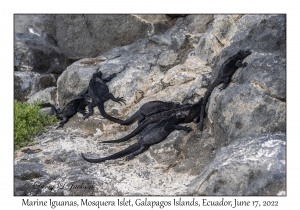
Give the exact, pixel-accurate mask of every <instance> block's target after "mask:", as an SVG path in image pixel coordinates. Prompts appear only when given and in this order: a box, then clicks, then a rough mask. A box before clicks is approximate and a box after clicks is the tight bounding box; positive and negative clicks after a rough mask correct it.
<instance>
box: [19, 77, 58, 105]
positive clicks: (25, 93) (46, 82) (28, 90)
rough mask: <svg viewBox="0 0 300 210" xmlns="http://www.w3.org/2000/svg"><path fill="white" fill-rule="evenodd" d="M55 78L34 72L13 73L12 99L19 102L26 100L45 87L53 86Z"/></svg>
mask: <svg viewBox="0 0 300 210" xmlns="http://www.w3.org/2000/svg"><path fill="white" fill-rule="evenodd" d="M55 83H56V78H55V76H54V75H52V74H39V73H35V72H22V71H15V72H14V98H15V99H18V100H19V101H26V100H28V99H29V98H30V97H31V96H32V95H33V94H35V93H37V92H38V91H40V90H43V89H45V88H47V87H51V86H54V85H55Z"/></svg>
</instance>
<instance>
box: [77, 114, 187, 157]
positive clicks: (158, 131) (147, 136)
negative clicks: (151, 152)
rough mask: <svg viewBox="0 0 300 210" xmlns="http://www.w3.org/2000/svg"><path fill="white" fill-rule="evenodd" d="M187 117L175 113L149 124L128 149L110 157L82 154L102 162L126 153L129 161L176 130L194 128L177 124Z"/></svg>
mask: <svg viewBox="0 0 300 210" xmlns="http://www.w3.org/2000/svg"><path fill="white" fill-rule="evenodd" d="M185 117H186V116H185V115H184V114H177V113H174V114H173V115H172V116H170V117H165V118H163V119H162V120H160V121H159V122H157V123H154V124H152V125H149V126H148V127H147V128H146V129H145V130H144V131H143V132H142V134H141V136H140V137H139V140H138V142H137V143H135V144H133V145H131V146H129V147H128V148H127V149H124V150H122V151H120V152H118V153H116V154H113V155H110V156H108V157H104V158H98V159H89V158H86V157H85V156H84V155H83V154H82V153H81V155H82V157H83V159H84V160H86V161H88V162H90V163H100V162H104V161H106V160H114V159H117V158H121V157H124V156H126V155H129V156H127V157H126V160H127V161H128V160H131V159H133V158H134V157H135V156H136V155H139V154H141V153H143V152H144V151H146V150H147V149H148V148H149V146H151V145H153V144H157V143H159V142H161V141H163V140H164V139H165V138H167V136H168V135H169V134H170V133H171V132H173V131H174V130H184V131H187V132H190V131H191V130H192V129H191V128H189V127H186V126H180V125H177V122H178V121H180V119H184V118H185Z"/></svg>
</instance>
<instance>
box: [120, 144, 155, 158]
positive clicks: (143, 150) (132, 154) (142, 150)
mask: <svg viewBox="0 0 300 210" xmlns="http://www.w3.org/2000/svg"><path fill="white" fill-rule="evenodd" d="M148 148H149V146H146V145H142V146H141V147H140V149H138V150H136V151H134V152H133V153H131V154H130V155H128V156H127V157H126V158H125V160H126V161H129V160H131V159H133V158H134V157H135V156H137V155H139V154H141V153H143V152H145V151H146V150H147V149H148Z"/></svg>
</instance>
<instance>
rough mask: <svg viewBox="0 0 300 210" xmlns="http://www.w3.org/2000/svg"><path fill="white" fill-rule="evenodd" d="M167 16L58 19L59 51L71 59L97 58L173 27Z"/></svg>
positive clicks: (81, 16) (58, 16) (109, 16)
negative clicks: (117, 47) (115, 48)
mask: <svg viewBox="0 0 300 210" xmlns="http://www.w3.org/2000/svg"><path fill="white" fill-rule="evenodd" d="M170 26H171V25H170V23H169V22H168V20H167V18H166V17H165V15H57V16H56V36H57V41H58V45H59V47H60V48H61V49H62V50H63V52H64V54H65V55H66V56H67V57H68V58H70V59H74V60H75V59H81V58H86V57H95V56H97V55H99V54H101V53H104V52H107V51H108V50H110V49H112V48H113V47H116V46H123V45H127V44H130V43H132V42H134V41H135V40H137V39H138V38H143V37H148V36H150V35H153V34H157V33H162V32H164V31H166V30H167V29H168V28H169V27H170Z"/></svg>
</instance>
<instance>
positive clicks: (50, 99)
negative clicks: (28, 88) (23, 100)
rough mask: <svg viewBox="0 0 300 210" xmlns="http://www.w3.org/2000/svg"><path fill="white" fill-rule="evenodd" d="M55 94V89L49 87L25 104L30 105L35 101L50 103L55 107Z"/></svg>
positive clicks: (34, 95)
mask: <svg viewBox="0 0 300 210" xmlns="http://www.w3.org/2000/svg"><path fill="white" fill-rule="evenodd" d="M56 93H57V87H49V88H46V89H44V90H41V91H39V92H37V93H35V94H33V95H32V96H31V97H30V98H29V99H28V100H27V102H28V103H30V104H32V103H34V102H35V101H36V102H43V103H51V104H53V105H56V104H57V103H56V97H57V96H56Z"/></svg>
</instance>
